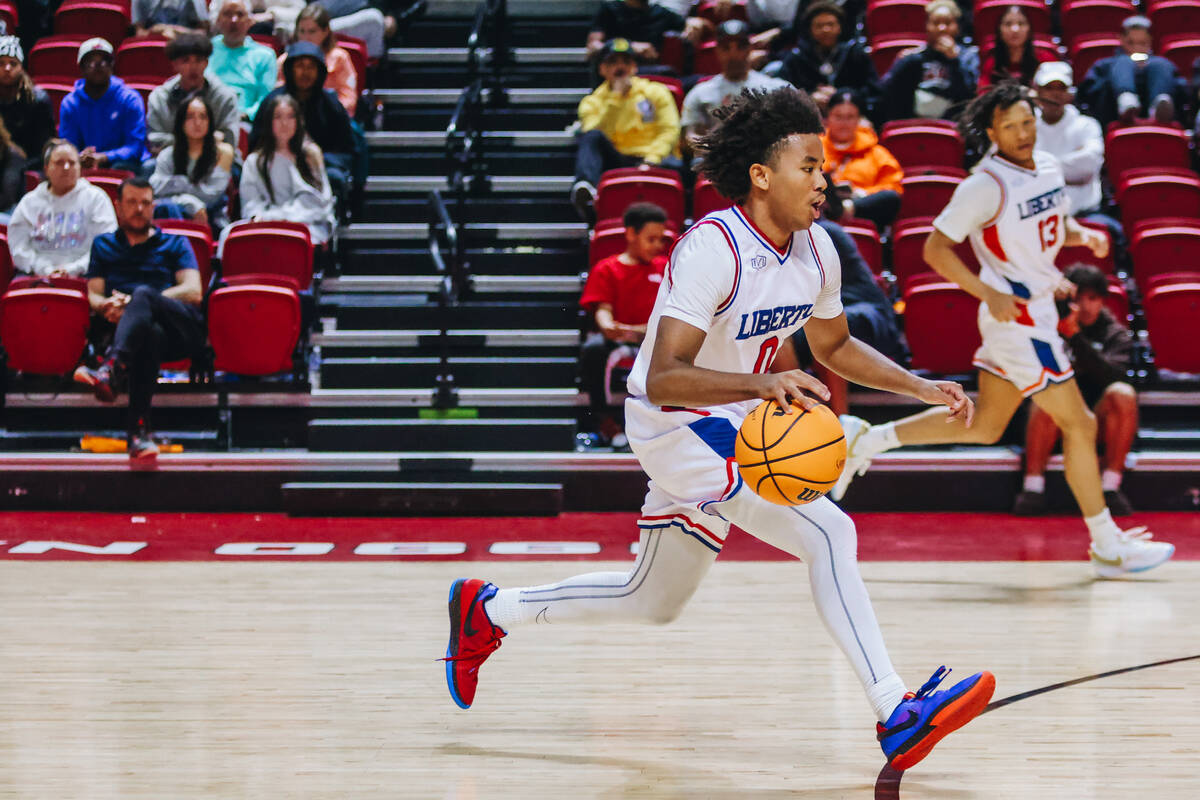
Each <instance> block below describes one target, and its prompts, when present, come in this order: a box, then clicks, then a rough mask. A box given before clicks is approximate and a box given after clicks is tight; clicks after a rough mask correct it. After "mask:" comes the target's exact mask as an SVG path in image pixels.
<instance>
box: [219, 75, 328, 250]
mask: <svg viewBox="0 0 1200 800" xmlns="http://www.w3.org/2000/svg"><path fill="white" fill-rule="evenodd" d="M338 107H339V108H341V106H338ZM263 113H264V115H265V116H264V120H270V126H269V127H268V128H267V129H266V131H265V132H264V134H263V135H262V136H261V137H259V139H258V144H257V145H256V147H255V149H254V152H252V153H251V154H250V156H249V157H248V158H247V159H246V166H245V168H244V169H243V170H242V182H241V197H242V215H243V216H244V217H246V218H247V219H253V220H290V221H292V222H303V223H304V224H306V225H307V226H308V230H309V234H310V235H311V236H312V241H313V244H317V245H319V244H324V243H325V242H327V241H329V238H330V237H331V236H332V235H333V225H334V219H333V195H332V193H331V192H330V190H329V181H328V179H327V178H326V177H325V163H324V159H322V157H321V149H320V148H319V147H317V145H315V144H314V143H313V142H312V141H311V140H310V139H309V138H308V136H307V135H306V133H305V129H304V116H303V114H301V111H300V104H299V103H298V102H296V98H294V97H292V96H291V95H290V94H277V95H275V96H274V97H272V98H270V99H269V100H267V101H265V102H264V103H263Z"/></svg>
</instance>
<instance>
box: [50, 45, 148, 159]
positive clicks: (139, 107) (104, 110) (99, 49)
mask: <svg viewBox="0 0 1200 800" xmlns="http://www.w3.org/2000/svg"><path fill="white" fill-rule="evenodd" d="M78 60H79V71H80V74H82V75H83V77H82V78H80V79H79V80H77V81H76V82H75V88H74V89H73V90H72V91H71V93H70V94H68V95H67V96H66V97H64V98H63V101H62V106H61V107H60V109H59V115H58V135H59V136H61V137H62V138H64V139H66V140H67V141H69V142H71V143H72V144H74V145H75V146H76V147H78V148H79V161H80V163H81V164H82V165H83V168H84V169H88V168H92V167H105V168H109V169H128V170H132V171H134V172H138V171H140V170H141V168H142V162H143V161H144V160H145V159H146V158H148V157H149V153H147V152H146V106H145V104H144V103H142V96H141V95H140V94H138V93H137V92H135V91H134V90H133V89H130V88H129V87H128V86H126V85H125V82H124V81H122V80H121V79H120V78H114V77H113V74H112V68H113V48H112V45H111V44H109V43H108V41H107V40H105V39H101V38H98V37H97V38H95V39H88V40H87V41H86V42H84V43H83V44H81V45H80V46H79V59H78Z"/></svg>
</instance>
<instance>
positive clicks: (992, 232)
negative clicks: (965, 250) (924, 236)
mask: <svg viewBox="0 0 1200 800" xmlns="http://www.w3.org/2000/svg"><path fill="white" fill-rule="evenodd" d="M1033 159H1034V164H1035V169H1033V170H1027V169H1024V168H1023V167H1019V166H1017V165H1016V164H1013V163H1012V162H1011V161H1007V160H1005V159H1004V158H1001V157H1000V156H999V155H996V154H994V153H993V154H992V155H988V156H985V157H984V158H983V159H982V160H981V161H980V162H979V164H978V165H977V166H976V167H975V172H974V174H973V175H971V177H970V178H968V179H967V180H965V181H963V184H962V185H961V186H960V187H959V188H960V190H963V191H962V194H963V197H959V192H956V193H955V198H954V200H952V201H951V203H950V205H948V206H947V207H946V209H945V211H943V212H942V216H939V217H938V220H935V221H934V225H935V226H937V227H938V228H939V230H941V229H943V228H942V226H941V225H938V222H939V221H940V220H942V219H943V216H945V215H948V214H953V213H955V206H956V204H957V203H959V202H970V201H971V195H972V193H971V192H970V189H971V187H970V186H968V184H969V183H971V182H975V181H985V180H986V181H995V182H996V183H997V184H999V186H1000V197H1001V199H1000V206H999V210H997V212H996V214H995V215H994V216H993V217H992V218H991V219H990V220H988V221H987V222H985V223H984V224H983V225H982V227H977V228H974V229H972V230H971V232H970V233H969V235H968V238H969V240H970V242H971V249H972V250H974V251H975V257H976V258H977V259H979V264H980V267H981V271H980V276H979V277H980V278H981V279H982V280H983V282H984V283H986V284H988V285H989V286H991V287H993V288H995V289H999V290H1001V291H1004V292H1009V293H1011V294H1013V295H1015V296H1016V297H1018V298H1020V299H1022V300H1031V299H1036V298H1040V297H1044V296H1046V295H1048V294H1049V293H1051V292H1052V291H1053V290H1054V286H1055V285H1056V284H1057V283H1058V282H1059V280H1060V279H1061V278H1062V273H1061V272H1059V270H1058V267H1056V266H1055V265H1054V259H1055V257H1056V256H1057V255H1058V251H1059V250H1061V249H1062V246H1063V240H1064V239H1065V237H1066V233H1067V231H1066V225H1065V222H1066V216H1067V214H1068V213H1069V211H1070V208H1069V202H1068V200H1067V195H1066V183H1065V181H1064V180H1063V173H1062V167H1060V166H1059V163H1058V159H1056V158H1055V157H1054V156H1052V155H1050V154H1049V153H1045V152H1042V151H1040V150H1039V151H1034V154H1033ZM985 213H986V212H985Z"/></svg>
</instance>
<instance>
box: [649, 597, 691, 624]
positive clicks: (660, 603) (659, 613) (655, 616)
mask: <svg viewBox="0 0 1200 800" xmlns="http://www.w3.org/2000/svg"><path fill="white" fill-rule="evenodd" d="M686 604H687V601H686V600H680V599H677V598H671V597H661V598H658V599H657V602H654V603H650V604H648V605H646V606H644V607H643V608H642V621H643V622H645V623H646V624H648V625H670V624H671V623H672V622H674V621H675V620H677V619H679V615H680V614H682V613H683V607H684V606H685V605H686Z"/></svg>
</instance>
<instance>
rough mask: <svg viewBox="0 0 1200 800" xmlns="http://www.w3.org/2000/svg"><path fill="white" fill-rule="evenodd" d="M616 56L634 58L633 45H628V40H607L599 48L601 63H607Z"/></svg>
mask: <svg viewBox="0 0 1200 800" xmlns="http://www.w3.org/2000/svg"><path fill="white" fill-rule="evenodd" d="M616 55H621V56H625V57H627V58H636V56H635V55H634V54H633V45H631V44H630V43H629V40H628V39H609V40H608V41H607V42H605V43H604V47H602V48H600V60H601V61H607V60H608V59H610V58H612V57H613V56H616Z"/></svg>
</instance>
